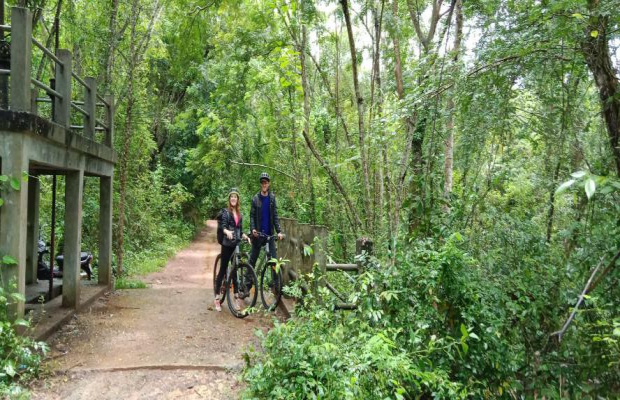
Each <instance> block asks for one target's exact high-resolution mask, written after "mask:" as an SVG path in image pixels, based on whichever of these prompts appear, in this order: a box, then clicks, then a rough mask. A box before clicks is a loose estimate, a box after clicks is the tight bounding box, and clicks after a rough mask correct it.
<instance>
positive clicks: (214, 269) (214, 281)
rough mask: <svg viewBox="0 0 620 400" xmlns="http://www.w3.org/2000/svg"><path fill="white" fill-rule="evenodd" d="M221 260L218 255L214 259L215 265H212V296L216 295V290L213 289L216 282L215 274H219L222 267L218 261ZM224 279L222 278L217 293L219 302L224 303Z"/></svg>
mask: <svg viewBox="0 0 620 400" xmlns="http://www.w3.org/2000/svg"><path fill="white" fill-rule="evenodd" d="M221 258H222V255H221V254H218V255H217V257H215V264H214V265H213V293H214V295H216V294H217V293H218V289H217V288H216V287H215V284H216V281H217V274H218V273H219V272H220V268H221V267H222V263H221V261H220V259H221ZM225 288H226V277H224V279H222V286H221V287H220V288H219V293H220V302H222V303H223V302H224V299H225V298H226V290H225Z"/></svg>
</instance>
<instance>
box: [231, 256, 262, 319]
mask: <svg viewBox="0 0 620 400" xmlns="http://www.w3.org/2000/svg"><path fill="white" fill-rule="evenodd" d="M226 287H227V290H228V296H227V297H228V298H227V299H226V301H227V303H228V309H229V310H230V312H231V313H232V315H234V316H235V317H237V318H245V317H247V316H248V315H249V313H250V309H251V308H252V307H254V306H255V305H256V299H257V298H258V291H257V290H258V282H257V280H256V273H255V272H254V268H252V266H250V264H247V263H241V264H239V265H236V266H234V267H233V269H232V271H230V276H229V278H228V281H227V282H226Z"/></svg>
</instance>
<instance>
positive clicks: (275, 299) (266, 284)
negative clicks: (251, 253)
mask: <svg viewBox="0 0 620 400" xmlns="http://www.w3.org/2000/svg"><path fill="white" fill-rule="evenodd" d="M260 298H261V300H262V302H263V307H265V309H266V310H268V311H273V310H275V309H276V307H277V306H278V303H280V299H281V298H282V270H281V266H280V268H278V266H277V265H276V263H273V262H268V263H267V265H265V268H263V269H262V271H261V274H260Z"/></svg>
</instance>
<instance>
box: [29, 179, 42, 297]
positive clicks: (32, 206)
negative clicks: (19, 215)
mask: <svg viewBox="0 0 620 400" xmlns="http://www.w3.org/2000/svg"><path fill="white" fill-rule="evenodd" d="M40 196H41V184H40V182H39V178H38V177H33V176H31V177H30V178H29V179H28V225H27V228H26V229H27V234H26V235H27V243H26V284H27V285H28V284H31V283H35V282H36V281H37V267H38V256H39V247H38V245H37V244H38V240H39V199H40Z"/></svg>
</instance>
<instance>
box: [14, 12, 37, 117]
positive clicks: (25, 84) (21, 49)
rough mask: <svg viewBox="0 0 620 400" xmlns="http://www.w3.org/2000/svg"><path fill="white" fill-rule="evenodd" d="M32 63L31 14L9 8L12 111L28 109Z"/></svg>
mask: <svg viewBox="0 0 620 400" xmlns="http://www.w3.org/2000/svg"><path fill="white" fill-rule="evenodd" d="M31 63H32V14H31V12H30V10H28V9H26V8H21V7H13V8H11V89H10V90H11V99H10V106H11V110H13V111H30V109H31V104H30V95H31V92H30V80H31V76H30V71H31Z"/></svg>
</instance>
